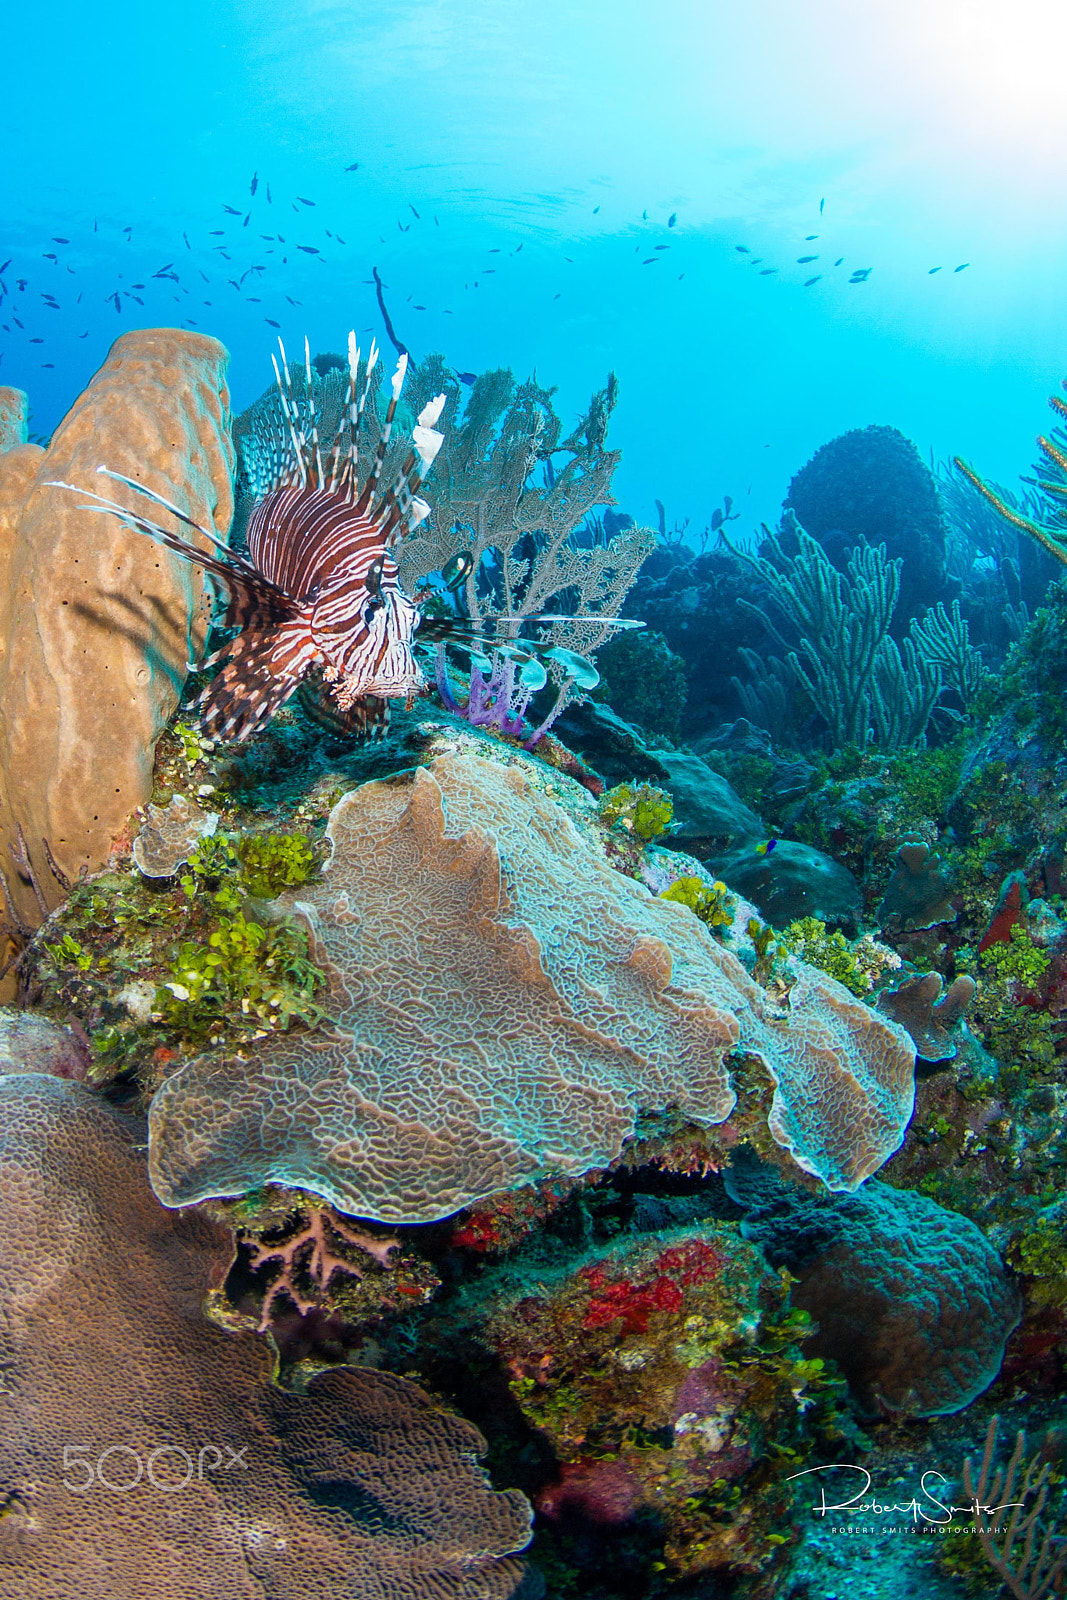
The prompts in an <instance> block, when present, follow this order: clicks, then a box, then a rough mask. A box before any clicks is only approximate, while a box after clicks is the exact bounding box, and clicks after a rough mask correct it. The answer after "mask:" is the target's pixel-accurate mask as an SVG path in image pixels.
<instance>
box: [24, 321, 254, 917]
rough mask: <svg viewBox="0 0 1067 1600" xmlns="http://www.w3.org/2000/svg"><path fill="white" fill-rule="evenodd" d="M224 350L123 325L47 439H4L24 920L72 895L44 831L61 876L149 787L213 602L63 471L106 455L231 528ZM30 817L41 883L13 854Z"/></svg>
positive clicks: (107, 844)
mask: <svg viewBox="0 0 1067 1600" xmlns="http://www.w3.org/2000/svg"><path fill="white" fill-rule="evenodd" d="M227 362H228V357H227V354H226V351H225V350H224V348H223V347H222V345H221V344H219V343H218V342H217V340H215V339H209V338H206V337H204V336H203V335H201V334H197V333H189V332H182V331H179V330H176V329H147V330H142V331H140V332H137V333H127V334H124V335H123V336H122V338H120V339H118V340H117V341H116V342H115V344H114V345H113V346H112V348H111V352H110V354H109V355H108V358H107V360H106V362H105V363H104V365H103V367H102V368H101V369H100V371H99V372H98V373H97V374H96V376H95V377H94V378H93V380H92V382H91V383H90V384H89V386H88V388H87V389H86V390H85V393H84V394H83V395H82V396H81V397H80V398H79V399H78V400H77V401H76V402H75V404H74V406H73V407H72V409H71V410H70V412H69V413H68V414H67V416H66V417H65V418H64V420H63V422H61V423H60V425H59V427H58V428H57V430H56V432H55V434H54V436H53V438H52V442H51V444H50V445H49V447H48V449H47V450H42V449H41V448H40V447H39V446H36V445H28V444H27V445H21V446H18V447H16V448H15V449H12V450H8V451H7V452H6V453H3V454H0V858H2V860H3V862H4V865H5V874H6V876H7V879H8V883H9V886H10V891H11V895H12V899H13V901H14V910H15V913H16V915H17V917H18V919H20V920H21V922H22V923H23V924H25V925H26V926H28V927H36V926H37V925H38V923H39V922H40V921H41V920H42V917H43V912H42V904H41V902H42V901H43V902H44V904H45V907H46V908H47V907H48V906H51V905H54V904H56V903H57V901H58V900H59V899H60V898H61V886H60V882H59V881H58V880H57V879H56V878H55V877H54V875H53V874H51V873H50V872H49V870H48V865H47V861H46V855H45V852H44V845H43V841H47V843H48V845H49V847H50V848H51V851H52V854H53V855H54V857H55V860H56V862H57V864H58V866H59V868H60V869H61V871H62V872H63V873H64V875H65V876H66V877H68V878H75V877H77V876H78V873H79V871H80V870H81V869H83V868H84V869H86V870H88V871H97V870H99V869H100V868H101V867H102V866H103V865H104V863H105V862H106V860H107V858H108V853H109V851H110V849H111V845H112V841H113V840H114V839H115V838H116V837H117V836H118V835H119V834H120V833H121V831H122V829H123V827H124V825H125V823H126V820H127V818H128V817H129V815H130V813H131V812H132V811H134V810H135V809H136V808H137V807H138V806H142V805H144V804H145V803H146V802H147V801H148V800H149V798H150V797H151V793H152V756H153V751H154V748H155V743H156V740H157V738H158V737H159V735H160V733H161V732H162V730H163V728H164V727H165V725H166V723H167V721H168V719H169V718H170V716H171V715H172V714H173V712H174V710H175V708H176V706H177V703H178V696H179V693H180V691H181V687H182V684H183V682H184V680H185V674H186V663H187V662H188V661H189V660H190V659H191V654H196V653H198V652H199V649H200V647H201V646H202V644H203V641H204V636H205V633H206V629H207V620H208V615H209V612H210V609H211V598H210V595H209V594H208V593H207V592H206V591H205V588H204V584H203V582H202V579H201V575H200V573H199V572H198V571H197V570H196V569H194V568H192V567H190V566H189V565H188V564H187V563H186V562H184V561H181V560H180V559H179V558H178V557H176V556H172V555H171V554H170V553H169V552H167V551H165V550H161V549H159V548H158V547H157V546H156V545H154V544H153V543H152V542H151V541H150V540H148V539H145V538H142V537H140V536H139V535H137V534H133V533H130V532H129V531H128V530H127V529H125V528H123V527H122V526H120V524H119V523H117V522H116V521H114V519H112V518H105V517H101V516H98V515H96V514H95V513H94V512H93V511H91V510H87V509H86V508H85V502H83V501H81V500H80V499H79V497H78V496H77V495H74V494H70V493H69V492H67V491H65V490H63V489H57V488H54V487H52V483H53V480H66V481H67V482H72V483H75V484H78V485H84V486H85V487H86V488H93V487H94V486H95V484H97V483H98V482H99V480H98V479H97V478H96V477H95V473H96V469H97V467H98V466H99V465H100V464H101V462H106V463H107V465H108V466H109V467H110V468H112V469H115V470H117V471H120V472H126V473H128V474H130V475H132V476H136V477H137V478H138V479H139V480H140V481H142V482H143V483H145V484H146V485H147V486H148V487H149V488H153V489H156V490H158V491H159V492H166V493H169V494H171V495H174V494H175V493H176V494H177V496H178V498H179V500H180V501H181V502H182V504H183V506H184V507H185V509H186V510H187V511H188V512H189V513H190V515H191V516H193V517H195V518H196V519H197V520H198V521H200V522H203V523H204V524H205V525H207V526H213V527H215V528H216V529H217V530H218V532H219V534H220V536H224V535H225V533H226V530H227V528H228V527H229V523H230V516H231V511H232V491H231V484H230V472H231V468H232V465H233V446H232V444H231V442H230V437H229V431H228V424H229V415H228V407H229V395H228V392H227V389H226V381H225V372H226V366H227ZM120 492H122V493H125V492H126V491H125V490H121V491H120ZM20 827H21V830H22V835H23V837H24V840H25V849H26V852H27V853H28V858H29V862H30V863H31V865H32V867H33V868H34V877H35V879H36V888H35V887H34V885H32V884H31V878H30V872H29V869H28V868H27V867H26V866H25V864H24V863H23V864H22V871H21V872H20V873H19V874H17V875H16V874H15V873H13V872H11V870H10V868H9V867H8V865H7V863H8V861H9V859H10V857H9V849H10V848H11V847H12V846H14V847H15V848H16V851H18V850H20V849H21V846H20V840H19V834H18V829H19V828H20ZM38 896H40V898H38Z"/></svg>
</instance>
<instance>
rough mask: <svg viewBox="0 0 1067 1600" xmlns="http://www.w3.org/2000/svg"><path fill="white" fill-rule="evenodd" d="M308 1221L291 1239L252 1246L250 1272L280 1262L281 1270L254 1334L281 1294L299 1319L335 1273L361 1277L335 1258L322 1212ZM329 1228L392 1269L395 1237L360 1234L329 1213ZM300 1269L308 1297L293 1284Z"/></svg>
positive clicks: (349, 1264) (318, 1299)
mask: <svg viewBox="0 0 1067 1600" xmlns="http://www.w3.org/2000/svg"><path fill="white" fill-rule="evenodd" d="M309 1218H310V1220H309V1221H308V1222H307V1224H306V1225H305V1226H304V1227H303V1228H300V1229H299V1230H298V1231H297V1232H296V1233H294V1234H293V1237H292V1238H291V1239H286V1240H284V1241H283V1242H282V1243H280V1244H264V1243H263V1242H262V1241H259V1242H256V1243H254V1244H253V1245H252V1257H251V1262H250V1265H251V1266H252V1268H253V1269H256V1268H258V1267H263V1266H267V1265H268V1264H269V1263H270V1262H272V1261H280V1262H281V1264H282V1270H281V1272H280V1273H279V1274H278V1276H277V1277H276V1278H275V1279H274V1282H273V1283H272V1284H271V1285H270V1287H269V1288H268V1290H267V1292H266V1295H265V1296H264V1299H263V1305H262V1307H261V1310H260V1318H259V1327H258V1332H260V1333H263V1332H264V1331H265V1330H266V1329H267V1328H268V1327H269V1326H270V1320H271V1316H272V1315H273V1311H274V1302H275V1301H276V1300H277V1299H278V1298H279V1297H280V1296H281V1295H283V1294H287V1295H288V1296H289V1298H290V1299H291V1300H292V1302H293V1304H294V1305H295V1306H296V1308H297V1310H298V1311H299V1312H300V1314H301V1316H303V1315H306V1313H307V1312H309V1311H313V1310H314V1309H315V1307H316V1306H317V1305H319V1304H320V1303H321V1299H322V1297H323V1296H324V1295H325V1293H326V1291H327V1289H328V1288H329V1286H330V1280H331V1279H332V1277H333V1275H334V1273H335V1272H337V1271H340V1272H347V1273H348V1274H349V1276H350V1277H353V1278H362V1276H363V1274H362V1272H361V1271H360V1270H359V1268H358V1267H357V1266H354V1265H353V1263H352V1262H351V1261H349V1260H348V1259H347V1258H346V1257H345V1256H342V1255H338V1254H337V1251H336V1250H335V1249H334V1248H333V1246H332V1242H331V1240H330V1237H329V1234H328V1232H327V1228H326V1213H325V1212H324V1211H311V1212H309ZM330 1229H331V1230H332V1231H333V1232H334V1233H336V1234H337V1235H338V1236H339V1238H341V1239H343V1240H344V1242H345V1244H349V1245H354V1246H355V1248H356V1249H357V1250H363V1251H365V1252H366V1254H367V1255H369V1256H371V1257H373V1259H374V1260H375V1261H376V1262H377V1263H378V1265H379V1266H380V1267H382V1268H385V1269H388V1268H389V1267H391V1266H392V1262H391V1260H390V1259H389V1258H390V1253H391V1251H393V1250H396V1249H397V1248H398V1247H399V1244H400V1241H399V1239H397V1237H396V1236H395V1234H393V1235H388V1236H385V1237H381V1236H375V1235H374V1234H369V1233H362V1232H361V1231H359V1230H358V1229H356V1228H351V1227H349V1225H348V1224H347V1223H345V1222H342V1221H341V1219H340V1218H339V1217H338V1216H335V1215H333V1214H331V1216H330ZM308 1244H310V1245H311V1251H310V1253H309V1254H308V1255H307V1257H306V1258H305V1260H304V1261H302V1262H301V1261H300V1260H299V1259H298V1258H299V1256H300V1254H301V1252H302V1251H303V1250H304V1247H305V1246H306V1245H308ZM298 1268H302V1270H303V1271H304V1272H306V1273H307V1276H308V1277H309V1278H310V1279H311V1282H312V1284H313V1285H314V1292H313V1294H312V1295H310V1296H308V1295H305V1294H303V1293H302V1292H301V1291H300V1289H299V1288H298V1287H297V1284H296V1273H297V1270H298Z"/></svg>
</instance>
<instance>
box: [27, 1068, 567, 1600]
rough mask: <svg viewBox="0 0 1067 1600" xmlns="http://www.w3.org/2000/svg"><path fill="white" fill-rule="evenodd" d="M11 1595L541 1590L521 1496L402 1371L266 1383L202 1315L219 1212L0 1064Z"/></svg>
mask: <svg viewBox="0 0 1067 1600" xmlns="http://www.w3.org/2000/svg"><path fill="white" fill-rule="evenodd" d="M0 1107H2V1120H3V1126H4V1143H3V1163H2V1174H0V1176H2V1183H3V1192H4V1196H5V1201H4V1209H3V1216H2V1219H0V1269H2V1271H3V1276H4V1282H5V1284H6V1285H8V1293H7V1294H6V1296H5V1299H4V1302H3V1305H2V1308H0V1364H2V1371H3V1376H4V1382H3V1385H2V1386H0V1458H2V1459H3V1463H4V1474H3V1491H4V1502H3V1515H2V1516H0V1600H118V1597H120V1596H121V1597H123V1600H126V1597H132V1596H134V1595H136V1596H137V1597H138V1600H249V1597H250V1596H251V1595H253V1594H255V1595H267V1594H269V1595H271V1596H272V1597H274V1600H383V1597H385V1596H400V1595H412V1596H414V1595H420V1596H422V1595H425V1596H429V1595H433V1596H435V1597H440V1600H519V1597H520V1596H521V1597H522V1600H537V1597H538V1596H539V1595H540V1594H541V1593H542V1592H543V1585H542V1584H541V1583H540V1581H539V1579H538V1577H537V1575H536V1574H535V1573H532V1572H527V1571H526V1570H525V1568H524V1564H523V1563H522V1562H520V1561H517V1560H514V1559H511V1558H510V1552H512V1551H515V1550H517V1549H521V1548H522V1547H523V1546H524V1545H525V1544H526V1543H527V1541H528V1538H529V1530H530V1512H529V1506H528V1505H527V1503H526V1501H525V1500H524V1498H523V1496H522V1495H521V1494H519V1493H517V1492H515V1491H509V1492H507V1493H496V1492H494V1491H493V1490H491V1489H490V1487H489V1485H488V1482H487V1479H486V1476H485V1474H484V1472H483V1471H482V1470H481V1469H480V1467H479V1466H478V1460H477V1458H478V1456H479V1455H480V1454H481V1453H482V1451H483V1449H484V1441H483V1440H482V1438H481V1436H480V1435H479V1434H478V1432H477V1431H476V1430H475V1429H474V1428H473V1427H471V1425H470V1424H469V1423H467V1422H464V1421H463V1420H462V1419H460V1418H458V1417H455V1416H451V1415H449V1414H447V1413H446V1412H445V1411H443V1410H442V1409H440V1408H439V1407H438V1406H437V1405H435V1404H434V1402H433V1401H432V1400H431V1399H430V1398H429V1396H427V1395H426V1394H425V1393H424V1392H423V1391H422V1390H420V1389H418V1388H416V1387H415V1386H414V1385H413V1384H411V1383H408V1382H406V1381H405V1380H404V1379H403V1378H398V1377H394V1376H392V1375H391V1374H389V1373H383V1372H373V1371H369V1370H363V1371H353V1370H351V1369H348V1370H339V1371H333V1372H329V1373H323V1374H321V1375H320V1376H318V1377H317V1378H314V1379H313V1380H312V1381H311V1382H310V1383H309V1384H308V1385H307V1387H306V1391H305V1392H303V1393H287V1392H284V1391H282V1390H280V1389H278V1388H276V1387H274V1385H273V1384H272V1382H271V1372H270V1367H271V1361H270V1356H269V1353H268V1350H267V1348H266V1346H265V1344H264V1343H263V1342H262V1341H260V1340H257V1339H256V1338H255V1336H254V1335H252V1334H251V1333H247V1332H246V1333H240V1334H231V1333H226V1332H223V1331H222V1329H221V1328H219V1327H216V1326H215V1325H214V1324H212V1323H211V1322H210V1321H208V1319H207V1318H206V1317H205V1316H204V1315H203V1312H202V1306H203V1303H204V1299H205V1297H206V1295H207V1293H208V1291H209V1290H210V1289H211V1288H212V1287H213V1286H214V1285H217V1284H218V1283H219V1282H220V1281H221V1277H222V1274H223V1273H224V1272H225V1269H226V1264H227V1262H228V1259H229V1255H230V1249H229V1240H230V1236H229V1233H228V1230H226V1229H224V1228H221V1227H219V1226H217V1225H216V1224H215V1223H213V1222H210V1221H208V1220H207V1219H206V1218H205V1217H204V1216H203V1215H201V1214H198V1213H195V1212H191V1213H183V1214H181V1215H177V1216H176V1215H175V1214H174V1213H173V1212H167V1211H165V1210H164V1209H163V1207H161V1206H160V1205H159V1203H158V1201H157V1200H156V1199H155V1197H154V1196H153V1194H152V1192H151V1190H150V1189H149V1187H148V1184H147V1182H146V1179H145V1170H144V1157H143V1154H142V1153H141V1152H142V1150H143V1145H141V1144H140V1143H139V1141H140V1140H141V1138H142V1137H143V1125H142V1124H141V1123H140V1122H138V1121H137V1120H136V1119H133V1118H128V1117H126V1116H123V1115H122V1114H121V1113H119V1112H117V1111H116V1110H114V1109H113V1108H111V1107H110V1106H108V1105H106V1104H105V1103H103V1102H102V1101H101V1100H100V1099H99V1098H97V1097H96V1096H95V1095H93V1094H92V1093H91V1091H89V1090H87V1089H85V1088H84V1087H83V1086H82V1085H80V1084H72V1083H64V1082H62V1081H61V1080H60V1079H58V1078H54V1077H46V1076H41V1075H36V1074H33V1075H19V1076H8V1077H5V1076H0Z"/></svg>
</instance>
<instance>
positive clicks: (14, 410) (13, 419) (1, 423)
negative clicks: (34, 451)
mask: <svg viewBox="0 0 1067 1600" xmlns="http://www.w3.org/2000/svg"><path fill="white" fill-rule="evenodd" d="M29 416H30V403H29V401H28V399H27V398H26V396H25V395H24V394H23V392H22V390H21V389H10V388H8V387H7V385H6V384H0V454H2V453H3V452H4V451H6V450H13V449H14V448H15V446H16V445H20V444H25V443H26V437H27V433H26V428H27V424H28V422H29Z"/></svg>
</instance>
